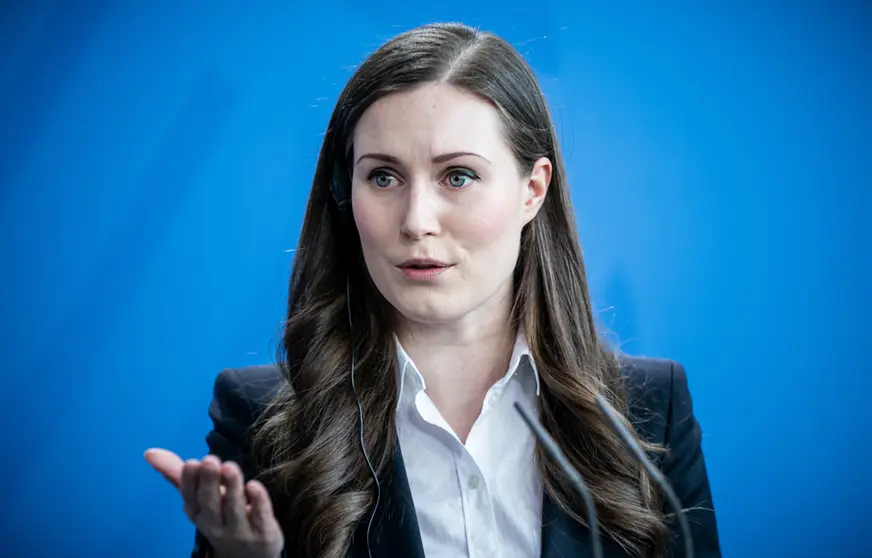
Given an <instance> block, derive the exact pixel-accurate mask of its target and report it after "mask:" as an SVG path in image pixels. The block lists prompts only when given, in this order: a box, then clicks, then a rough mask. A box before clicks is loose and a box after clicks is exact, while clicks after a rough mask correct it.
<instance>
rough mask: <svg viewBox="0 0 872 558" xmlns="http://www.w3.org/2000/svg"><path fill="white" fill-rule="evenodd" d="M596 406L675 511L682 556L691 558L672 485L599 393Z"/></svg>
mask: <svg viewBox="0 0 872 558" xmlns="http://www.w3.org/2000/svg"><path fill="white" fill-rule="evenodd" d="M596 404H597V406H598V407H599V408H600V410H601V411H602V412H603V414H604V415H605V416H606V418H607V419H608V421H609V423H610V424H611V426H612V430H614V431H615V433H616V434H617V435H618V436H620V438H621V440H623V441H624V444H625V445H626V446H627V447H628V448H629V449H630V452H631V453H632V454H633V456H634V457H635V458H636V461H638V462H639V463H641V464H642V467H644V468H645V470H646V471H648V474H649V475H651V478H653V479H654V482H656V483H657V484H658V485H659V486H660V490H662V491H663V494H664V496H666V499H667V500H668V501H669V505H670V506H671V507H672V509H673V510H674V511H675V516H676V518H677V519H678V525H679V527H680V528H681V534H682V535H683V536H684V556H685V558H693V538H692V537H691V535H690V525H688V523H687V516H686V515H685V514H684V509H683V508H682V507H681V501H680V500H679V499H678V496H677V495H676V494H675V491H674V490H673V489H672V485H671V484H669V481H668V480H667V479H666V477H664V476H663V473H662V472H660V469H658V468H657V466H655V465H654V463H653V462H652V461H651V460H650V459H648V456H647V455H645V450H643V449H642V447H641V446H640V445H639V442H637V441H636V438H635V437H634V436H633V435H632V434H630V431H629V430H628V429H627V427H626V426H624V423H623V421H621V418H620V416H619V415H618V412H617V411H616V410H615V408H614V407H612V405H611V404H610V403H609V402H608V401H606V399H605V397H603V396H602V395H601V394H599V393H598V394H596Z"/></svg>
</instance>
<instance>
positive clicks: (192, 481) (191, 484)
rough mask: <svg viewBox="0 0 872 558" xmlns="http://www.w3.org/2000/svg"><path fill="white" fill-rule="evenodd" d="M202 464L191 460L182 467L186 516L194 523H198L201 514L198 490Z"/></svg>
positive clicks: (182, 490)
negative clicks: (198, 516)
mask: <svg viewBox="0 0 872 558" xmlns="http://www.w3.org/2000/svg"><path fill="white" fill-rule="evenodd" d="M201 467H202V464H201V463H200V462H199V461H197V460H196V459H189V460H187V461H186V462H185V464H184V466H183V467H182V488H181V490H180V492H181V493H182V501H183V502H184V503H185V514H186V515H187V516H188V519H190V520H191V521H193V522H195V523H196V522H197V515H198V514H199V513H200V502H199V500H198V499H197V490H198V489H199V485H200V469H201Z"/></svg>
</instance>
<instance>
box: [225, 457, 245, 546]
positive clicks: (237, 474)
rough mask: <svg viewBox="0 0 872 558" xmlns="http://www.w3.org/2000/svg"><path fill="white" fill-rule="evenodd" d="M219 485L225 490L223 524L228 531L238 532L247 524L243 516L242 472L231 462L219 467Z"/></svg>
mask: <svg viewBox="0 0 872 558" xmlns="http://www.w3.org/2000/svg"><path fill="white" fill-rule="evenodd" d="M221 485H222V488H226V494H225V496H224V507H223V517H224V524H225V525H227V527H228V528H229V529H232V530H239V529H241V528H243V527H245V525H246V524H247V521H246V516H245V494H244V493H243V479H242V471H241V470H240V469H239V466H238V465H237V464H236V463H233V462H232V461H228V462H226V463H224V465H222V466H221Z"/></svg>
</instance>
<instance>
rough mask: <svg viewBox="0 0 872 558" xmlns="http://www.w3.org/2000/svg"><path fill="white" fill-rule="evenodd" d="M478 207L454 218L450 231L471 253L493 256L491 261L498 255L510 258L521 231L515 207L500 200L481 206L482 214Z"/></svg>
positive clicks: (519, 217)
mask: <svg viewBox="0 0 872 558" xmlns="http://www.w3.org/2000/svg"><path fill="white" fill-rule="evenodd" d="M480 207H481V206H478V207H477V208H476V210H475V211H471V212H464V214H462V215H461V214H457V215H456V216H455V218H454V219H453V220H454V226H453V227H452V229H453V230H454V231H455V232H456V234H457V236H458V237H460V238H462V239H463V244H464V245H465V247H466V248H467V250H469V251H470V252H493V256H494V259H499V257H500V255H501V254H505V256H506V257H509V256H511V254H512V252H513V250H512V246H513V245H516V244H518V238H519V235H520V231H521V216H520V214H519V211H518V204H517V203H514V202H513V201H512V200H511V199H509V198H502V199H500V200H493V201H492V202H491V203H489V204H487V205H486V206H484V207H487V209H486V210H485V211H482V210H481V209H480ZM516 250H517V246H515V250H514V251H516Z"/></svg>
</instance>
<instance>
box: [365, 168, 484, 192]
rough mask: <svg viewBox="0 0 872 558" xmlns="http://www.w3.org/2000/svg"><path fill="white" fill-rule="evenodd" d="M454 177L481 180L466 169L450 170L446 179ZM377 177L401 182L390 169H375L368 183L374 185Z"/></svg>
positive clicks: (446, 174) (452, 188)
mask: <svg viewBox="0 0 872 558" xmlns="http://www.w3.org/2000/svg"><path fill="white" fill-rule="evenodd" d="M452 175H460V176H465V177H466V178H468V179H470V180H471V181H476V180H481V179H480V178H479V176H478V175H477V174H475V173H474V172H472V171H471V170H469V169H465V168H453V169H448V172H446V173H445V177H446V178H447V177H450V176H452ZM377 176H389V177H391V178H393V179H394V180H399V179H398V178H397V177H396V176H395V175H394V174H393V172H392V171H390V170H389V169H375V170H373V171H372V172H370V173H369V176H368V177H367V181H368V182H370V183H371V184H373V179H375V177H377ZM373 186H375V187H376V188H378V189H381V190H383V189H385V188H389V186H376V185H375V184H373ZM469 186H470V184H466V185H464V186H460V187H452V186H449V188H450V189H451V190H464V189H466V188H467V187H469Z"/></svg>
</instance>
